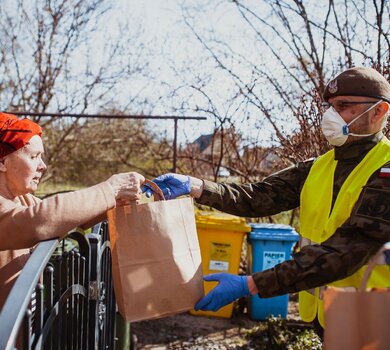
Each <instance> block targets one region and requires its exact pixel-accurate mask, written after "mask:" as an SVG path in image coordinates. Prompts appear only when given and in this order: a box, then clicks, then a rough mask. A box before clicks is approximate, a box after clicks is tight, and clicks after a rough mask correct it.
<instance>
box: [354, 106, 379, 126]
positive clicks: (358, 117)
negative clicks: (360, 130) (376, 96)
mask: <svg viewBox="0 0 390 350" xmlns="http://www.w3.org/2000/svg"><path fill="white" fill-rule="evenodd" d="M381 102H382V100H380V101H378V102H377V103H375V104H374V105H372V106H371V107H370V108H369V109H367V110H366V111H364V112H363V113H362V114H360V115H358V116H357V117H356V118H355V119H354V120H352V121H350V122H349V123H348V124H347V125H348V126H350V125H351V124H352V123H354V122H356V121H357V120H358V119H360V117H362V116H363V115H365V114H366V113H367V112H369V111H371V110H372V109H373V108H375V107H376V106H377V105H378V104H379V103H381Z"/></svg>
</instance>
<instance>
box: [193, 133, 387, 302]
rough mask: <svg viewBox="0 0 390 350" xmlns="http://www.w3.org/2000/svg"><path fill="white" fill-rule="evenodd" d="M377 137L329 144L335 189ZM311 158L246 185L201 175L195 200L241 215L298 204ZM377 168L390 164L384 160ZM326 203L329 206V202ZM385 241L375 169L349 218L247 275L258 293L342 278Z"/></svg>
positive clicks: (380, 183) (382, 193) (383, 203)
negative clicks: (200, 187)
mask: <svg viewBox="0 0 390 350" xmlns="http://www.w3.org/2000/svg"><path fill="white" fill-rule="evenodd" d="M382 137H383V135H382V134H377V135H374V136H372V137H369V138H365V139H363V140H360V141H357V142H354V143H351V144H347V145H345V146H342V147H337V148H336V149H335V159H337V160H338V163H337V167H336V171H335V176H334V177H335V179H334V187H333V204H334V202H335V199H336V197H337V194H338V192H339V190H340V188H341V186H342V184H343V182H344V181H345V180H346V178H347V177H348V175H349V174H350V173H351V171H352V170H353V168H354V167H355V166H356V165H357V164H359V162H360V161H361V160H362V159H363V158H364V156H365V155H366V154H367V152H368V151H369V150H370V149H371V148H373V147H374V146H375V145H376V144H377V143H378V142H379V141H380V139H381V138H382ZM313 162H314V159H311V160H308V161H305V162H301V163H298V164H296V165H295V166H292V167H289V168H287V169H285V170H282V171H280V172H278V173H276V174H274V175H271V176H269V177H267V178H265V179H264V180H263V181H261V182H257V183H252V184H242V185H238V184H227V183H218V184H217V183H214V182H210V181H207V180H204V191H203V194H202V196H201V197H200V198H199V199H198V200H197V202H198V203H200V204H204V205H209V206H211V207H214V208H216V209H218V210H221V211H223V212H226V213H230V214H234V215H238V216H244V217H262V216H268V215H273V214H276V213H279V212H281V211H285V210H290V209H293V208H297V207H299V202H300V192H301V190H302V187H303V185H304V183H305V180H306V178H307V176H308V174H309V171H310V168H311V166H312V164H313ZM383 168H390V162H389V163H387V164H385V165H384V167H383ZM333 204H332V205H333ZM387 241H390V178H389V177H387V178H386V177H384V176H383V172H381V171H380V169H378V170H377V171H375V172H374V173H373V175H372V176H371V177H370V179H369V180H368V182H367V184H366V186H365V188H364V189H363V191H362V192H361V194H360V197H359V199H358V201H357V202H356V204H355V206H354V209H353V211H352V214H351V216H350V217H349V219H348V220H347V221H346V222H345V223H344V224H343V225H342V226H340V227H339V228H338V229H337V230H336V232H335V233H334V234H333V235H332V237H330V238H329V239H328V240H326V241H325V242H323V243H322V244H320V245H319V244H317V245H309V246H305V247H303V248H302V249H301V250H300V251H299V252H298V253H295V254H294V255H293V259H292V260H289V261H285V262H283V263H281V264H279V265H276V266H275V267H274V268H272V269H269V270H266V271H262V272H257V273H254V274H253V278H254V281H255V283H256V286H257V288H258V290H259V295H260V296H261V297H273V296H277V295H281V294H285V293H292V292H297V291H300V290H306V289H310V288H314V287H318V286H322V285H326V284H327V283H330V282H332V281H336V280H339V279H342V278H345V277H347V276H349V275H351V274H352V273H354V272H355V271H356V270H358V269H359V268H360V267H362V266H363V265H364V264H366V263H367V261H368V260H369V259H370V257H372V256H373V255H374V254H375V252H376V251H377V250H378V249H379V248H380V247H381V246H382V245H383V244H384V243H386V242H387Z"/></svg>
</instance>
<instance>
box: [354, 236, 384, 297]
mask: <svg viewBox="0 0 390 350" xmlns="http://www.w3.org/2000/svg"><path fill="white" fill-rule="evenodd" d="M389 252H390V242H387V243H385V244H384V245H383V246H382V248H381V249H379V251H378V252H377V253H376V254H375V255H374V257H373V258H371V260H370V261H369V263H368V266H367V268H366V271H364V276H363V279H362V285H361V286H360V289H359V291H361V292H364V291H365V290H366V286H367V282H368V279H369V278H370V275H371V272H372V270H373V268H374V267H375V265H378V264H380V265H382V264H383V265H384V264H385V263H387V264H389V263H388V261H387V260H386V255H387V254H389Z"/></svg>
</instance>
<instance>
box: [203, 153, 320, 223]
mask: <svg viewBox="0 0 390 350" xmlns="http://www.w3.org/2000/svg"><path fill="white" fill-rule="evenodd" d="M312 164H313V159H311V160H308V161H305V162H301V163H297V164H296V165H294V166H292V167H289V168H287V169H284V170H282V171H280V172H278V173H275V174H273V175H271V176H269V177H267V178H265V179H264V180H263V181H261V182H256V183H253V184H242V185H238V184H233V183H214V182H211V181H207V180H204V185H203V192H202V195H201V197H200V198H198V199H197V200H196V201H197V202H198V203H199V204H204V205H208V206H211V207H213V208H215V209H218V210H221V211H223V212H225V213H230V214H234V215H238V216H246V217H260V216H268V215H273V214H276V213H279V212H281V211H285V210H290V209H293V208H296V207H298V206H299V199H300V192H301V189H302V186H303V184H304V182H305V180H306V177H307V175H308V174H309V170H310V168H311V166H312Z"/></svg>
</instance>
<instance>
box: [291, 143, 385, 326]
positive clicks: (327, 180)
mask: <svg viewBox="0 0 390 350" xmlns="http://www.w3.org/2000/svg"><path fill="white" fill-rule="evenodd" d="M389 161H390V141H389V140H388V139H387V138H385V137H384V138H383V139H382V140H381V142H379V143H378V144H377V145H376V146H375V147H374V148H372V149H371V150H370V151H369V152H368V153H367V154H366V156H365V157H364V159H363V160H362V161H361V162H360V163H359V164H358V165H357V166H356V167H355V169H353V171H352V172H351V173H350V174H349V176H348V178H347V179H346V180H345V182H344V184H343V185H342V187H341V189H340V192H339V193H338V195H337V198H336V201H335V203H334V206H333V209H332V212H331V206H332V195H333V178H334V172H335V169H336V165H337V160H335V159H334V150H331V151H329V152H327V153H325V154H324V155H322V156H321V157H319V158H318V159H317V160H316V161H315V162H314V164H313V166H312V167H311V169H310V172H309V175H308V177H307V179H306V181H305V184H304V186H303V188H302V192H301V197H300V201H301V202H300V203H301V206H300V208H301V209H300V211H301V215H300V225H301V230H300V231H301V232H300V234H301V236H302V237H303V238H305V239H307V240H310V241H312V242H313V243H314V244H315V243H322V242H324V241H325V240H327V239H328V238H329V237H331V236H332V235H333V234H334V232H335V231H336V229H337V228H338V227H340V226H341V225H342V224H343V223H344V222H345V221H346V220H347V219H348V218H349V217H350V215H351V212H352V209H353V207H354V205H355V203H356V201H357V200H358V198H359V195H360V193H361V191H362V189H363V186H365V185H366V183H367V181H368V179H369V178H370V176H371V175H372V174H373V173H374V172H375V171H376V170H378V169H379V168H380V167H381V166H383V165H384V164H386V163H387V162H389ZM329 214H330V215H329ZM351 234H353V232H351ZM365 269H366V266H364V267H362V268H361V269H359V270H358V271H357V272H356V273H354V274H353V275H351V276H349V277H347V278H344V279H342V280H339V281H336V282H333V283H330V284H329V285H331V286H335V287H355V288H358V287H360V284H361V281H362V277H363V275H364V271H365ZM388 269H389V268H388V267H387V266H377V267H376V268H375V269H374V272H373V273H372V275H371V277H370V280H369V283H368V285H367V287H369V288H372V287H389V286H390V274H389V272H388ZM299 313H300V316H301V318H302V320H304V321H306V322H311V321H313V320H314V319H315V317H316V316H318V320H319V322H320V324H321V325H322V327H324V309H323V302H322V298H321V295H320V288H315V290H311V291H310V292H309V291H303V292H300V293H299Z"/></svg>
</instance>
